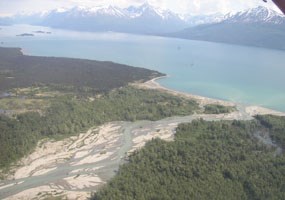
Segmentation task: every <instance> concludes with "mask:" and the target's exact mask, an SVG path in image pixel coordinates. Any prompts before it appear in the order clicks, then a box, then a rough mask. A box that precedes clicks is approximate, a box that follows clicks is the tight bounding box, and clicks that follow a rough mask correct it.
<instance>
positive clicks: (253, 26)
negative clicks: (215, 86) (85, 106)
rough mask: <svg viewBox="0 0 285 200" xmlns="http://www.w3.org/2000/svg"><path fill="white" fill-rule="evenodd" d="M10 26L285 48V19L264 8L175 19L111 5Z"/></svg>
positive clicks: (37, 16)
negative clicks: (46, 27)
mask: <svg viewBox="0 0 285 200" xmlns="http://www.w3.org/2000/svg"><path fill="white" fill-rule="evenodd" d="M11 24H31V25H40V26H48V27H52V28H60V29H69V30H77V31H91V32H97V31H99V32H102V31H113V32H125V33H136V34H151V35H160V36H166V37H178V38H183V39H191V40H205V41H213V42H225V43H231V44H240V45H251V46H257V47H267V48H274V49H285V31H284V29H285V17H284V16H283V15H282V14H279V13H277V12H275V11H273V10H270V9H268V8H265V7H257V8H253V9H248V10H245V11H241V12H237V13H229V14H226V15H223V14H220V13H216V14H211V15H192V14H191V13H190V14H186V15H179V14H177V13H174V12H172V11H170V10H162V9H158V8H155V7H153V6H151V5H149V4H143V5H141V6H131V7H128V8H124V9H122V8H118V7H115V6H108V7H91V8H86V7H74V8H71V9H56V10H51V11H48V12H45V13H34V14H18V15H15V16H12V17H6V18H0V25H11ZM283 41H284V42H283ZM283 43H284V44H283Z"/></svg>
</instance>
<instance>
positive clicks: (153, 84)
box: [131, 76, 285, 116]
mask: <svg viewBox="0 0 285 200" xmlns="http://www.w3.org/2000/svg"><path fill="white" fill-rule="evenodd" d="M162 78H167V76H164V77H158V78H154V79H152V80H150V81H147V82H144V83H134V84H131V85H133V86H135V87H138V88H143V89H154V90H160V91H163V92H167V93H169V94H172V95H175V96H181V97H184V98H188V99H194V100H196V101H197V102H198V103H199V105H200V106H201V107H203V106H205V105H208V104H219V105H224V106H243V107H244V109H245V112H246V113H248V114H249V115H251V116H255V115H277V116H285V113H283V112H279V111H275V110H272V109H268V108H264V107H261V106H254V105H252V106H246V105H241V104H238V103H236V102H230V101H223V100H218V99H212V98H208V97H203V96H199V95H194V94H190V93H186V92H179V91H176V90H172V89H169V88H166V87H163V86H161V85H160V84H159V83H158V82H157V80H159V79H162Z"/></svg>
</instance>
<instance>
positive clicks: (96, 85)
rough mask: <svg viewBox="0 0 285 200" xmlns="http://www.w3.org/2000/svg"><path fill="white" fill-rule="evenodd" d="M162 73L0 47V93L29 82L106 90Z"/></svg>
mask: <svg viewBox="0 0 285 200" xmlns="http://www.w3.org/2000/svg"><path fill="white" fill-rule="evenodd" d="M162 75H163V74H161V73H159V72H156V71H152V70H148V69H143V68H136V67H130V66H126V65H121V64H116V63H112V62H99V61H92V60H83V59H71V58H54V57H37V56H25V55H23V54H22V53H21V51H20V49H14V48H0V95H1V92H7V91H8V90H10V89H13V88H27V87H31V86H49V87H53V88H54V89H56V90H61V91H62V90H64V91H66V90H68V91H71V92H74V91H77V92H86V91H87V92H89V93H90V92H93V93H98V92H109V91H110V90H112V89H115V88H119V87H122V86H126V85H127V84H128V83H130V82H136V81H146V80H150V79H152V78H155V77H158V76H162Z"/></svg>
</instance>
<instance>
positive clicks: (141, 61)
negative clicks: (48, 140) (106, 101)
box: [0, 25, 285, 111]
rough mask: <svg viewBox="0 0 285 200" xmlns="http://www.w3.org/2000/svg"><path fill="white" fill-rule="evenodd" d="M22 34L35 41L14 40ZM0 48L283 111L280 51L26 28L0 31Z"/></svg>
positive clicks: (284, 66) (284, 69)
mask: <svg viewBox="0 0 285 200" xmlns="http://www.w3.org/2000/svg"><path fill="white" fill-rule="evenodd" d="M35 31H47V32H51V34H45V33H35ZM22 33H33V34H34V35H35V36H34V37H28V36H27V37H19V36H16V35H19V34H22ZM0 45H1V46H5V47H21V48H22V49H23V51H24V52H25V54H28V55H39V56H57V57H58V56H59V57H75V58H86V59H95V60H104V61H106V60H108V61H114V62H118V63H123V64H128V65H132V66H136V67H144V68H149V69H155V70H158V71H160V72H163V73H166V74H168V75H169V77H168V78H165V79H160V80H159V83H160V84H161V85H163V86H165V87H168V88H171V89H175V90H178V91H183V92H189V93H193V94H196V95H201V96H207V97H212V98H217V99H223V100H229V101H234V102H239V103H242V104H250V105H260V106H264V107H267V108H272V109H275V110H279V111H285V78H284V75H285V51H278V50H271V49H262V48H255V47H246V46H237V45H227V44H221V43H211V42H202V41H190V40H182V39H173V38H162V37H155V36H144V35H132V34H123V33H113V32H107V33H80V32H75V31H64V30H56V29H51V28H46V27H35V26H27V25H17V26H7V27H5V26H2V27H1V30H0Z"/></svg>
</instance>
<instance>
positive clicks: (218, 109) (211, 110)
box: [204, 104, 236, 114]
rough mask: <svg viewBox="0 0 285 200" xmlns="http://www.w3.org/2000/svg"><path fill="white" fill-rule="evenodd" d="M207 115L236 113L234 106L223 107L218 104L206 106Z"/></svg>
mask: <svg viewBox="0 0 285 200" xmlns="http://www.w3.org/2000/svg"><path fill="white" fill-rule="evenodd" d="M204 108H205V111H204V113H205V114H223V113H231V112H233V111H236V108H235V107H232V106H223V105H218V104H208V105H205V106H204Z"/></svg>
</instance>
